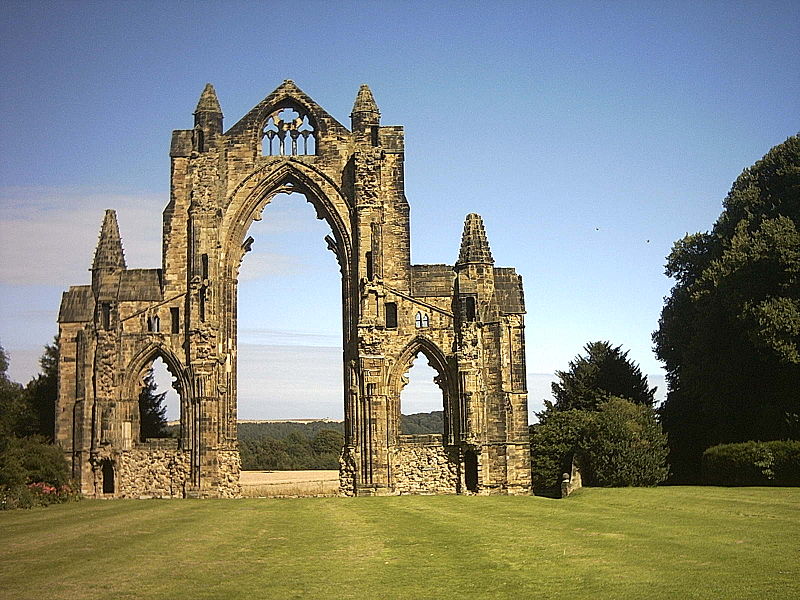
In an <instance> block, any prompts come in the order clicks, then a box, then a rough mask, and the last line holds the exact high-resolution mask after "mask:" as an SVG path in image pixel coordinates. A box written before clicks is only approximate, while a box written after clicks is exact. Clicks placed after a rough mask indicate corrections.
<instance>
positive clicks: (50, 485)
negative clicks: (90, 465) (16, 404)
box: [0, 437, 78, 509]
mask: <svg viewBox="0 0 800 600" xmlns="http://www.w3.org/2000/svg"><path fill="white" fill-rule="evenodd" d="M69 475H70V473H69V465H67V461H66V460H65V459H64V452H63V451H62V450H61V448H59V447H57V446H53V445H51V444H47V443H45V441H44V438H40V437H28V438H7V439H6V440H4V441H3V447H2V451H1V452H0V509H11V508H30V507H32V506H47V505H48V504H54V503H58V502H67V501H69V500H73V499H76V498H77V497H78V494H77V493H76V492H75V491H74V490H73V488H72V487H71V486H70V480H69Z"/></svg>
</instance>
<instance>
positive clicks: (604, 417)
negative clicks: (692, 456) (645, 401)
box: [579, 398, 669, 487]
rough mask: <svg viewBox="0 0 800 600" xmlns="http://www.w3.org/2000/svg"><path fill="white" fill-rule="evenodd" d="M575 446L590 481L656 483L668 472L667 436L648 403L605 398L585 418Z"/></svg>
mask: <svg viewBox="0 0 800 600" xmlns="http://www.w3.org/2000/svg"><path fill="white" fill-rule="evenodd" d="M579 446H580V452H581V455H582V456H583V459H584V460H583V463H584V464H585V466H586V467H587V468H588V476H589V477H588V479H589V481H590V482H591V483H592V484H593V485H599V486H608V487H624V486H637V487H641V486H652V485H658V484H659V483H661V482H662V481H664V480H665V479H666V477H667V473H668V472H669V471H668V468H667V466H666V458H667V453H668V449H667V437H666V436H665V435H664V433H662V431H661V426H660V425H659V424H658V422H657V421H656V415H655V411H654V410H653V408H652V407H650V406H646V405H637V404H633V403H632V402H629V401H627V400H624V399H622V398H610V399H608V400H606V401H605V402H603V403H602V404H601V405H600V406H599V407H598V410H597V412H595V413H593V414H592V415H591V419H589V420H588V421H587V423H586V430H585V432H584V437H583V438H582V439H581V441H580V444H579Z"/></svg>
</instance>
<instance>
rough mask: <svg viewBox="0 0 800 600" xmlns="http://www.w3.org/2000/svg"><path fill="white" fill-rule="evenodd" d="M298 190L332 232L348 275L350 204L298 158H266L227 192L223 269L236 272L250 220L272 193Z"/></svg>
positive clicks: (339, 192) (333, 183) (338, 190)
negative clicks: (266, 159)
mask: <svg viewBox="0 0 800 600" xmlns="http://www.w3.org/2000/svg"><path fill="white" fill-rule="evenodd" d="M295 192H298V193H300V194H302V195H304V196H305V197H306V200H307V201H308V202H310V203H311V204H312V205H313V206H314V208H315V210H316V211H317V218H319V219H324V220H325V221H326V222H327V223H328V225H329V226H330V228H331V231H332V232H333V236H334V241H335V248H333V250H334V252H335V253H336V258H337V260H338V261H339V267H340V269H341V270H342V275H343V276H344V277H347V276H348V275H349V271H350V263H351V259H352V234H351V225H350V206H349V204H348V202H347V201H346V199H345V196H344V195H343V194H342V193H341V190H340V189H339V187H338V186H337V185H336V184H335V182H334V181H333V180H331V179H330V178H329V177H328V176H327V175H326V174H324V173H322V172H321V171H319V170H318V169H316V168H314V167H313V166H312V165H309V164H308V163H306V162H304V161H303V160H301V159H297V158H282V159H276V160H272V161H269V162H268V163H267V164H265V165H264V166H262V167H261V168H259V169H257V170H255V171H254V172H253V173H251V174H250V175H248V176H247V177H246V178H245V179H244V180H243V181H241V182H240V183H239V184H238V185H237V186H236V188H234V190H233V191H232V193H231V194H230V196H229V201H228V206H227V209H226V212H225V215H224V217H223V220H222V225H221V228H220V229H221V231H222V238H223V242H222V250H223V253H224V254H223V271H224V273H225V275H226V276H227V277H234V278H235V277H236V276H237V275H238V269H239V265H240V263H241V261H242V258H243V256H244V253H245V250H244V248H243V243H244V240H245V236H246V235H247V232H248V230H249V229H250V226H251V225H252V223H253V221H254V220H255V219H256V218H257V217H258V216H259V215H260V214H261V212H262V211H263V209H264V207H265V206H266V205H267V204H269V202H270V201H271V200H272V198H273V197H274V196H276V195H277V194H280V193H289V194H291V193H295Z"/></svg>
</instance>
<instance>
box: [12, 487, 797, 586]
mask: <svg viewBox="0 0 800 600" xmlns="http://www.w3.org/2000/svg"><path fill="white" fill-rule="evenodd" d="M0 597H2V598H4V599H5V598H8V599H17V598H19V599H23V598H47V599H49V600H51V599H62V598H64V599H66V598H69V599H84V598H85V599H89V598H104V599H105V598H110V599H122V598H137V599H139V598H141V599H149V598H192V599H195V598H197V599H202V598H232V599H236V598H363V599H373V598H375V599H379V598H464V599H472V598H603V599H605V598H646V599H651V598H681V599H682V598H724V599H726V600H731V599H738V598H758V599H763V598H797V597H800V489H797V488H794V489H790V488H777V489H766V488H688V487H683V488H681V487H678V488H656V489H584V490H581V491H579V492H578V493H577V494H575V495H574V496H572V497H570V498H568V499H566V500H551V499H547V498H538V497H475V496H472V497H467V496H437V497H431V496H427V497H422V496H403V497H389V498H300V499H266V500H264V499H261V500H259V499H245V500H172V501H170V500H164V501H162V500H119V501H105V502H104V501H83V502H80V503H74V504H68V505H60V506H54V507H50V508H47V509H36V510H31V511H10V512H6V513H0Z"/></svg>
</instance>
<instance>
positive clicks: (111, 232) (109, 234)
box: [92, 209, 125, 270]
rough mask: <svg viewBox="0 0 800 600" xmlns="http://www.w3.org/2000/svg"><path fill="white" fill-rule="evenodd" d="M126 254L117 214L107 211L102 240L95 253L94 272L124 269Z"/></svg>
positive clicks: (101, 230) (102, 229)
mask: <svg viewBox="0 0 800 600" xmlns="http://www.w3.org/2000/svg"><path fill="white" fill-rule="evenodd" d="M124 268H125V253H124V252H123V250H122V238H120V235H119V226H118V225H117V213H116V212H115V211H113V210H111V209H108V210H106V216H105V218H104V219H103V226H102V228H101V229H100V239H99V240H98V242H97V250H95V253H94V262H93V263H92V270H96V269H124Z"/></svg>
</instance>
